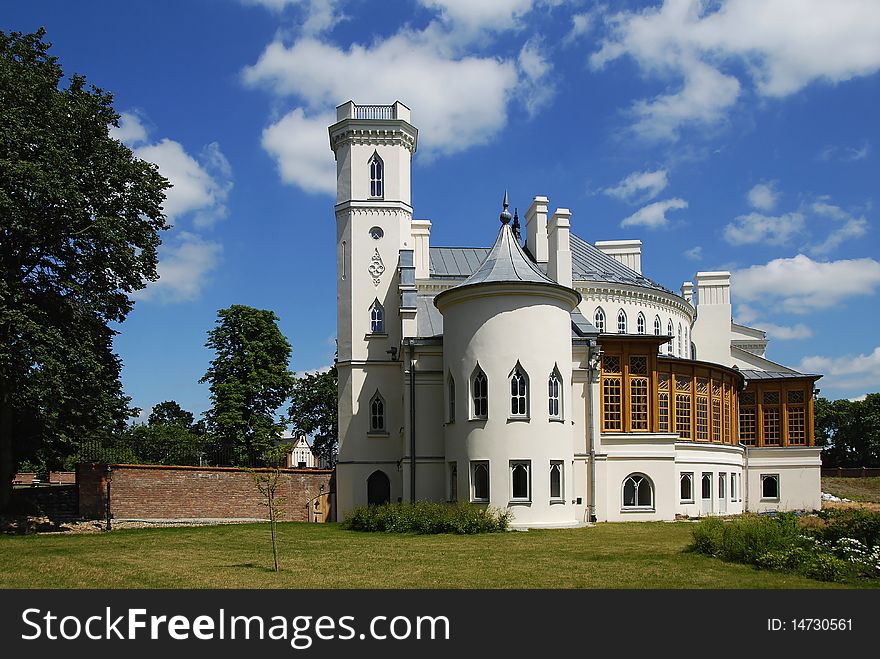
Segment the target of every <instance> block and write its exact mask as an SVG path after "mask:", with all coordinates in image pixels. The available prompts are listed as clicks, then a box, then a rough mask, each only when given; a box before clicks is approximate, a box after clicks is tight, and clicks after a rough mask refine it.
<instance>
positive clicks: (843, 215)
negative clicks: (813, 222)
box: [810, 200, 869, 255]
mask: <svg viewBox="0 0 880 659" xmlns="http://www.w3.org/2000/svg"><path fill="white" fill-rule="evenodd" d="M811 208H812V210H813V212H814V213H816V214H817V215H821V216H823V217H828V218H831V219H832V220H833V221H835V222H839V223H842V225H841V226H839V227H838V228H836V229H832V231H831V232H830V233H829V234H828V236H827V237H826V238H825V240H824V241H823V242H821V243H819V244H818V245H813V246H812V247H810V253H812V254H819V255H823V254H828V253H829V252H832V251H834V250H835V249H837V248H838V247H839V246H840V245H841V243H843V242H844V241H845V240H850V239H852V238H861V237H862V236H864V235H865V234H866V233H868V226H869V225H868V220H867V219H865V217H864V216H862V217H854V216H853V215H851V214H850V213H848V212H847V211H845V210H843V209H842V208H840V207H839V206H835V205H834V204H829V203H828V202H826V201H821V200H820V201H817V202H814V203H813V204H812V206H811Z"/></svg>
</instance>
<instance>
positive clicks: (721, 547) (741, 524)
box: [689, 513, 800, 565]
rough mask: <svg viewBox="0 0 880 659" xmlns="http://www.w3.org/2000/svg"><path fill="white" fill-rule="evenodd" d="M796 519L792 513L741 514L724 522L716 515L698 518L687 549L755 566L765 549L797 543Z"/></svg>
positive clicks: (771, 550) (768, 550)
mask: <svg viewBox="0 0 880 659" xmlns="http://www.w3.org/2000/svg"><path fill="white" fill-rule="evenodd" d="M799 537H800V531H799V529H798V518H797V516H796V515H794V513H783V514H780V515H775V516H773V517H756V516H753V515H749V516H743V517H741V518H740V519H737V520H732V521H727V522H726V521H724V520H722V519H720V518H718V517H708V518H706V519H703V520H701V521H700V522H699V523H698V524H697V526H696V527H695V528H694V531H693V542H692V544H691V545H690V547H689V549H690V550H691V551H696V552H699V553H701V554H707V555H709V556H715V557H717V558H722V559H724V560H726V561H734V562H737V563H748V564H751V565H755V564H757V562H758V558H759V557H760V556H763V555H764V554H766V553H768V552H773V551H776V550H779V549H785V548H788V547H791V546H794V545H796V544H798V543H799V540H798V538H799Z"/></svg>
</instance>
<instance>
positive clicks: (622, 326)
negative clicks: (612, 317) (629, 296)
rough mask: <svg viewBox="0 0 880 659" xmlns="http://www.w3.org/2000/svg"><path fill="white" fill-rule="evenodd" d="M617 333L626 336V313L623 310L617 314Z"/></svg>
mask: <svg viewBox="0 0 880 659" xmlns="http://www.w3.org/2000/svg"><path fill="white" fill-rule="evenodd" d="M617 333H618V334H626V312H625V311H624V310H623V309H621V310H620V311H618V312H617Z"/></svg>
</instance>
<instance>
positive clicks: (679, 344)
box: [678, 323, 684, 357]
mask: <svg viewBox="0 0 880 659" xmlns="http://www.w3.org/2000/svg"><path fill="white" fill-rule="evenodd" d="M678 356H679V357H683V356H684V354H683V353H682V347H681V323H679V324H678Z"/></svg>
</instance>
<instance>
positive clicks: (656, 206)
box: [620, 197, 688, 229]
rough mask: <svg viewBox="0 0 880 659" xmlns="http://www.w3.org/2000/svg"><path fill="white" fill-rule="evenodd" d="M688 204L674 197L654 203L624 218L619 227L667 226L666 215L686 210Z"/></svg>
mask: <svg viewBox="0 0 880 659" xmlns="http://www.w3.org/2000/svg"><path fill="white" fill-rule="evenodd" d="M687 206H688V203H687V202H686V201H685V200H684V199H679V198H677V197H674V198H672V199H666V200H665V201H655V202H654V203H653V204H648V205H647V206H644V207H642V208H640V209H639V210H637V211H636V212H635V213H633V214H632V215H630V216H629V217H627V218H625V219H624V220H623V221H622V222H621V223H620V226H621V227H633V226H643V227H647V228H649V229H657V228H659V227H665V226H668V225H669V220H668V218H667V217H666V213H668V212H669V211H671V210H678V209H681V208H687Z"/></svg>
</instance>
